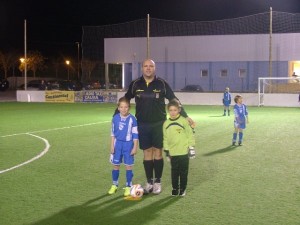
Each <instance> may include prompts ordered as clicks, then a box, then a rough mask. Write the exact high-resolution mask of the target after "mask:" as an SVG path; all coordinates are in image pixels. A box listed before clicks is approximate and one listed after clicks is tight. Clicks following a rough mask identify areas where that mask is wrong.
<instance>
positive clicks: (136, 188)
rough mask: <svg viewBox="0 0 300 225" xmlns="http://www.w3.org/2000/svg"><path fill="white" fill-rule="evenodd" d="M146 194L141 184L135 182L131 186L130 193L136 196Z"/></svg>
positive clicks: (139, 196)
mask: <svg viewBox="0 0 300 225" xmlns="http://www.w3.org/2000/svg"><path fill="white" fill-rule="evenodd" d="M143 194H144V189H143V187H142V185H140V184H134V185H132V186H131V188H130V195H131V196H132V197H134V198H141V197H142V196H143Z"/></svg>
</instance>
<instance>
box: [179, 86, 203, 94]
mask: <svg viewBox="0 0 300 225" xmlns="http://www.w3.org/2000/svg"><path fill="white" fill-rule="evenodd" d="M181 91H186V92H203V89H202V87H201V86H200V85H197V84H189V85H186V86H185V87H184V88H182V89H181Z"/></svg>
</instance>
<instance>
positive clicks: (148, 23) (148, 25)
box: [147, 14, 150, 59]
mask: <svg viewBox="0 0 300 225" xmlns="http://www.w3.org/2000/svg"><path fill="white" fill-rule="evenodd" d="M149 58H150V16H149V14H147V59H149Z"/></svg>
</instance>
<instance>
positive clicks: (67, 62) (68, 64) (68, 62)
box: [66, 60, 70, 80]
mask: <svg viewBox="0 0 300 225" xmlns="http://www.w3.org/2000/svg"><path fill="white" fill-rule="evenodd" d="M66 64H67V67H68V80H70V60H66Z"/></svg>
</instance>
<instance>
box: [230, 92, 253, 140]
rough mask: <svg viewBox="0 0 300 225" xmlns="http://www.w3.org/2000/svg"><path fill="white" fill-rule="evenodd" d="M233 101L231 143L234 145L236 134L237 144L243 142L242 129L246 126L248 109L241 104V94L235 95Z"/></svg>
mask: <svg viewBox="0 0 300 225" xmlns="http://www.w3.org/2000/svg"><path fill="white" fill-rule="evenodd" d="M234 102H235V103H236V104H235V105H234V107H233V111H234V133H233V138H232V145H235V143H236V140H237V135H239V142H238V143H239V145H242V142H243V130H244V129H245V128H246V123H249V120H248V110H247V106H246V105H245V104H243V98H242V96H241V95H236V96H235V97H234Z"/></svg>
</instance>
